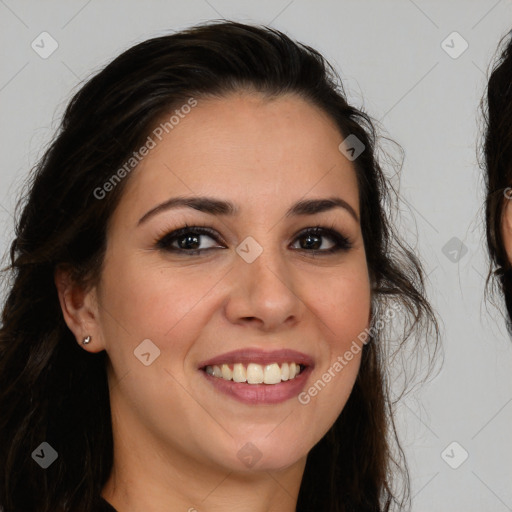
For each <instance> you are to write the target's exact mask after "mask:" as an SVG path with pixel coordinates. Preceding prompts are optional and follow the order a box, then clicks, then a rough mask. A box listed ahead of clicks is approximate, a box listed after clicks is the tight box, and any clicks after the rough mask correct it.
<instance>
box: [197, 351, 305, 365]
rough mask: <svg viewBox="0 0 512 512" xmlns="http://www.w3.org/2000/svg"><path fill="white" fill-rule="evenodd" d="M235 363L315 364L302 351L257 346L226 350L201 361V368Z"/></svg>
mask: <svg viewBox="0 0 512 512" xmlns="http://www.w3.org/2000/svg"><path fill="white" fill-rule="evenodd" d="M235 363H242V364H248V363H257V364H261V365H265V364H272V363H278V364H281V363H298V364H302V365H304V366H313V358H312V357H310V356H308V355H307V354H304V353H302V352H297V351H296V350H290V349H281V350H272V351H268V350H261V349H257V348H246V349H241V350H233V351H232V352H226V353H225V354H221V355H219V356H215V357H213V358H211V359H208V360H206V361H203V362H201V363H199V368H204V367H205V366H213V365H221V364H235Z"/></svg>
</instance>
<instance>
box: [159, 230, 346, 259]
mask: <svg viewBox="0 0 512 512" xmlns="http://www.w3.org/2000/svg"><path fill="white" fill-rule="evenodd" d="M187 234H194V235H208V236H209V237H211V238H212V239H213V240H215V241H216V242H217V243H220V242H219V236H218V234H217V233H216V232H215V231H214V230H213V229H210V228H208V227H206V226H189V225H188V224H185V227H183V228H180V229H176V230H174V231H171V232H166V233H165V234H163V236H162V235H159V236H158V237H157V239H156V240H155V241H154V245H155V247H156V248H157V249H159V250H162V251H167V252H175V253H181V254H182V255H185V254H186V255H187V256H196V255H200V254H202V253H203V252H205V251H210V250H213V249H219V247H209V248H207V249H193V250H187V249H181V248H177V247H171V242H173V241H174V240H175V239H178V238H181V237H183V236H184V235H187ZM308 235H313V236H319V237H326V236H328V237H330V238H331V240H332V241H333V242H334V246H333V247H331V248H330V249H323V250H320V249H313V250H308V249H298V250H300V251H305V252H307V253H310V254H312V255H323V256H327V255H330V254H334V253H337V252H340V251H344V252H347V251H349V250H350V249H352V242H351V241H350V239H349V238H347V237H346V236H344V235H342V234H341V233H339V232H338V231H336V230H335V229H334V226H331V227H325V226H315V227H313V228H307V229H304V230H303V231H301V232H300V233H299V234H298V235H297V236H296V237H295V239H294V240H297V239H299V238H301V237H305V236H308Z"/></svg>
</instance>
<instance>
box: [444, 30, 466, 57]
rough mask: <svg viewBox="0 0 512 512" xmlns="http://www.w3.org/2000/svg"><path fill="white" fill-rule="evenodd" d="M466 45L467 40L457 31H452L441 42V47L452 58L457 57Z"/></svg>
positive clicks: (464, 49)
mask: <svg viewBox="0 0 512 512" xmlns="http://www.w3.org/2000/svg"><path fill="white" fill-rule="evenodd" d="M468 47H469V44H468V42H467V41H466V40H465V39H464V38H463V37H462V36H461V35H460V34H459V33H458V32H452V33H451V34H450V35H449V36H448V37H446V39H443V41H442V42H441V48H442V49H443V50H444V51H445V52H446V53H447V54H448V55H449V56H450V57H451V58H452V59H458V58H459V57H460V56H461V55H462V54H463V53H464V52H465V51H466V50H467V49H468Z"/></svg>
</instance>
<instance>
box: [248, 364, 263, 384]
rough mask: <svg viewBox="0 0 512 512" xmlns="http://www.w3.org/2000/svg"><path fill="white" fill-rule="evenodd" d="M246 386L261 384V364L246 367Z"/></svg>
mask: <svg viewBox="0 0 512 512" xmlns="http://www.w3.org/2000/svg"><path fill="white" fill-rule="evenodd" d="M247 382H248V384H261V383H262V382H263V368H262V366H261V364H254V363H250V364H249V365H248V366H247Z"/></svg>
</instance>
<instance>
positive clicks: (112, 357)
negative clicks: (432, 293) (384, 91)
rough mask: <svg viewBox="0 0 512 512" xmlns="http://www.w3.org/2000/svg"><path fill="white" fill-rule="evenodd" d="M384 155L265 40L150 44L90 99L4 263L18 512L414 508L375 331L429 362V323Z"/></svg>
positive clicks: (198, 37)
mask: <svg viewBox="0 0 512 512" xmlns="http://www.w3.org/2000/svg"><path fill="white" fill-rule="evenodd" d="M91 104H94V105H95V108H94V109H91V108H90V105H91ZM188 105H193V108H190V107H187V108H184V106H188ZM173 112H179V113H180V115H178V114H176V115H174V114H173ZM173 116H174V117H176V119H173ZM149 141H151V144H149V143H148V142H149ZM375 142H376V135H375V131H374V129H373V126H372V123H371V121H370V119H369V117H368V116H367V115H366V114H364V113H363V112H361V111H359V110H357V109H355V108H354V107H351V106H350V105H348V104H347V101H346V99H345V97H344V93H343V89H342V87H341V84H340V83H339V80H338V79H337V77H336V74H335V72H334V71H333V70H332V69H331V68H330V67H329V65H328V64H327V63H326V62H325V61H324V59H323V58H322V57H321V55H319V54H318V53H317V52H316V51H315V50H313V49H311V48H308V47H305V46H303V45H300V44H298V43H294V42H293V41H291V40H290V39H289V38H288V37H287V36H285V35H284V34H282V33H280V32H278V31H276V30H272V29H268V28H264V27H253V26H248V25H243V24H239V23H232V22H218V23H210V24H206V25H203V26H199V27H195V28H192V29H189V30H187V31H183V32H180V33H177V34H174V35H170V36H164V37H159V38H155V39H151V40H148V41H146V42H143V43H141V44H139V45H137V46H135V47H133V48H131V49H129V50H128V51H126V52H125V53H123V54H122V55H120V56H119V57H118V58H117V59H115V60H114V61H113V62H112V63H111V64H109V65H108V66H107V67H106V68H105V69H104V70H103V71H101V72H100V73H99V74H98V75H96V76H95V77H93V78H92V79H91V80H90V81H89V82H88V83H86V84H85V86H84V87H83V88H82V89H81V90H80V92H79V93H78V94H77V95H76V96H75V97H74V98H73V100H72V101H71V104H70V105H69V107H68V108H67V110H66V112H65V115H64V120H63V122H62V129H61V131H60V133H59V135H58V136H57V138H56V139H55V141H54V143H53V145H52V146H51V148H50V149H49V150H48V152H47V153H46V155H45V156H44V157H43V159H42V161H41V162H40V164H39V165H38V166H37V168H36V169H35V174H34V176H33V180H32V182H31V184H30V188H29V190H28V193H27V197H26V202H25V205H24V208H23V211H22V213H21V217H20V218H19V220H18V222H17V226H16V238H15V240H14V241H13V243H12V246H11V252H10V256H11V265H10V268H9V269H8V270H10V272H11V273H12V276H11V277H12V286H11V288H10V292H9V295H8V297H7V301H6V304H5V306H4V309H3V316H2V321H3V326H2V328H1V330H0V355H1V357H0V410H2V415H1V417H0V440H1V441H0V458H1V459H2V460H3V461H5V462H4V465H3V467H2V473H1V476H0V505H1V506H3V507H4V509H5V511H6V512H11V511H16V512H19V511H22V510H23V511H29V510H30V511H35V510H37V511H38V512H50V511H51V512H55V511H58V512H93V511H97V510H117V511H118V512H129V511H133V510H145V511H150V512H151V511H162V510H184V511H185V510H189V511H192V510H197V511H198V512H201V511H203V510H204V511H206V510H210V511H223V510H226V511H227V510H229V511H231V512H232V511H234V510H243V511H245V512H247V511H249V512H250V511H269V512H270V511H275V512H277V511H279V512H287V511H294V510H296V511H301V512H310V511H316V512H319V511H325V512H330V511H347V512H348V511H357V512H364V511H372V512H375V511H388V510H392V509H393V508H395V507H396V506H399V507H402V506H405V505H406V502H407V498H408V495H407V490H408V488H407V473H406V470H405V466H404V465H403V460H402V458H400V457H399V455H400V453H401V452H400V450H398V452H397V453H398V455H397V454H396V453H394V452H393V446H394V444H395V443H397V438H396V433H395V430H394V423H393V415H392V403H391V400H390V398H389V391H390V390H389V388H388V386H389V384H388V380H387V376H388V374H387V371H386V366H387V360H386V355H387V354H388V353H389V350H388V349H389V342H390V339H389V338H386V336H385V335H384V333H385V332H386V330H385V329H384V327H385V326H386V324H393V325H395V324H396V325H403V326H405V328H404V333H403V337H402V339H401V344H402V345H403V344H404V343H405V341H406V340H407V339H409V338H413V336H412V335H413V334H416V335H417V336H414V339H415V341H411V343H416V345H415V346H416V347H419V345H420V340H421V339H422V338H424V339H426V340H427V345H426V346H425V349H426V352H427V353H428V354H430V355H431V354H432V353H434V352H435V347H437V323H436V320H435V316H434V314H433V312H432V310H431V308H430V306H429V304H428V302H427V301H426V299H425V297H424V290H423V278H422V271H421V267H420V264H419V262H418V260H417V259H416V257H415V256H414V255H413V254H412V252H411V251H410V250H408V249H407V246H406V244H405V243H404V242H403V241H401V240H400V239H399V238H398V237H397V236H396V234H395V230H394V227H393V226H392V225H391V224H390V220H389V218H388V217H387V214H386V211H385V208H384V205H385V204H387V203H388V202H389V201H390V200H391V199H392V198H391V194H390V189H389V188H388V184H387V181H386V178H385V176H384V174H383V172H382V170H381V168H380V166H379V164H378V161H377V157H376V149H375ZM141 148H144V150H142V149H141ZM134 154H137V155H140V156H141V158H135V157H134ZM131 159H134V161H133V164H134V165H133V166H132V164H131V163H130V161H131ZM126 165H128V167H126ZM116 169H117V170H123V172H121V173H119V172H118V171H116ZM113 174H115V175H116V179H115V184H113V183H112V182H111V179H112V176H113ZM107 183H109V184H111V186H107V187H105V184H107ZM98 190H100V191H101V194H100V196H101V197H98V193H97V191H98ZM49 196H51V197H52V201H50V202H48V197H49ZM394 319H395V320H394ZM415 331H416V332H415ZM430 335H432V336H431V337H430ZM395 341H396V339H395ZM429 344H431V346H430V347H429ZM421 348H422V347H419V349H421ZM396 446H398V448H399V445H396ZM393 455H394V456H393ZM395 465H396V466H398V467H399V468H400V467H402V470H403V476H404V481H403V483H404V486H403V492H402V493H399V492H398V491H397V490H396V489H395V488H394V480H393V477H394V475H395V472H394V471H393V470H394V467H395ZM397 488H398V487H397ZM114 507H115V508H114Z"/></svg>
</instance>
